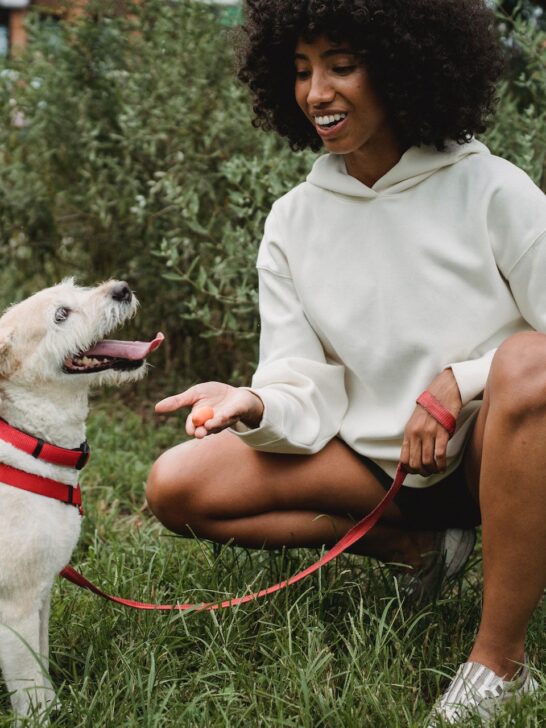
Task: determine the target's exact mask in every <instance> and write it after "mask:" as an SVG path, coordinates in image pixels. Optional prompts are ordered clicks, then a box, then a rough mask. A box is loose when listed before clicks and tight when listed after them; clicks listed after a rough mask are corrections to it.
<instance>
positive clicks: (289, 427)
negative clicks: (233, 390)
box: [232, 212, 347, 454]
mask: <svg viewBox="0 0 546 728" xmlns="http://www.w3.org/2000/svg"><path fill="white" fill-rule="evenodd" d="M281 239H282V231H281V229H280V228H279V224H278V221H277V219H276V216H275V213H274V212H272V213H271V214H270V216H269V218H268V220H267V222H266V226H265V235H264V239H263V241H262V244H261V246H260V252H259V254H258V263H257V267H258V274H259V285H260V295H259V301H260V320H261V335H260V360H259V365H258V369H257V371H256V373H255V375H254V377H253V379H252V387H250V389H251V391H253V392H255V393H256V394H257V395H258V396H259V397H260V399H261V400H262V402H263V403H264V414H263V418H262V422H261V424H260V426H259V427H257V428H255V429H248V428H246V427H245V426H244V425H242V424H241V423H239V424H238V425H237V426H236V427H235V428H233V430H232V431H233V432H235V433H236V434H237V435H239V437H240V438H241V439H243V440H244V441H245V442H246V443H247V444H248V445H250V446H252V447H254V448H256V449H257V450H263V451H270V452H285V453H299V454H311V453H315V452H317V451H319V450H320V449H321V448H322V447H323V446H324V445H325V444H326V443H327V442H328V441H329V440H331V439H332V438H333V437H335V436H336V435H337V433H338V432H339V429H340V426H341V421H342V418H343V416H344V414H345V410H346V408H347V394H346V392H345V382H344V377H345V370H344V367H343V366H341V365H340V364H337V363H335V362H332V361H328V360H327V358H326V355H325V352H324V349H323V347H322V344H321V342H320V340H319V338H318V336H317V335H316V333H315V331H314V330H313V328H312V327H311V325H310V323H309V321H308V320H307V318H306V316H305V313H304V311H303V308H302V305H301V302H300V300H299V298H298V295H297V291H296V289H295V287H294V283H293V280H292V278H291V275H290V270H289V266H288V262H287V260H286V256H285V255H284V252H283V250H282V248H281V244H280V241H281Z"/></svg>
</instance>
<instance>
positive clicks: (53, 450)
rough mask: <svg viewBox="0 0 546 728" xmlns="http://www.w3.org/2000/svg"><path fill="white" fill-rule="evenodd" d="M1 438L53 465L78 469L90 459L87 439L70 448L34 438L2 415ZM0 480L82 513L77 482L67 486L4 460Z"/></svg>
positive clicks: (0, 464) (0, 470) (0, 468)
mask: <svg viewBox="0 0 546 728" xmlns="http://www.w3.org/2000/svg"><path fill="white" fill-rule="evenodd" d="M0 440H4V442H8V443H9V444H10V445H13V447H16V448H17V449H18V450H22V451H23V452H26V453H27V454H28V455H32V457H35V458H36V459H37V460H45V462H48V463H51V464H52V465H62V466H64V467H67V468H74V469H75V470H81V469H82V468H83V467H85V465H87V463H88V461H89V455H90V453H89V447H88V445H87V441H86V442H84V443H82V444H81V445H80V447H79V448H76V449H75V450H69V449H67V448H64V447H58V446H57V445H53V444H52V443H50V442H46V441H45V440H42V439H41V438H40V437H33V436H32V435H29V434H28V433H27V432H23V430H18V429H17V428H16V427H13V426H12V425H10V424H8V423H7V422H6V421H5V420H3V419H1V418H0ZM0 483H4V484H5V485H11V486H13V487H14V488H19V489H20V490H26V491H28V492H29V493H36V494H37V495H42V496H45V497H46V498H54V499H55V500H59V501H62V502H63V503H67V504H69V505H72V506H76V507H77V508H78V509H79V511H80V513H81V514H82V515H83V511H82V507H81V506H82V496H81V490H80V485H79V483H78V484H77V485H76V486H72V485H67V484H66V483H62V482H60V481H58V480H52V479H51V478H44V477H43V476H41V475H35V474H34V473H27V472H26V471H25V470H20V469H19V468H14V467H12V466H11V465H5V464H4V463H0Z"/></svg>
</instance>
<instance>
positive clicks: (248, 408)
mask: <svg viewBox="0 0 546 728" xmlns="http://www.w3.org/2000/svg"><path fill="white" fill-rule="evenodd" d="M182 407H191V408H192V412H190V414H189V415H188V417H187V419H186V432H187V433H188V435H190V436H193V437H197V438H199V439H201V438H203V437H206V436H207V435H210V434H213V433H215V432H220V431H221V430H225V429H226V427H232V426H233V425H234V424H235V423H236V422H239V421H241V422H243V424H245V425H247V426H248V427H258V425H259V424H260V422H261V420H262V415H263V411H264V406H263V402H262V400H261V399H260V398H259V397H258V395H257V394H254V393H253V392H250V391H249V390H248V389H239V388H238V387H231V386H230V385H229V384H221V383H220V382H205V383H204V384H196V385H195V386H194V387H190V388H189V389H187V390H186V391H185V392H181V393H180V394H175V395H174V396H173V397H167V398H166V399H162V400H161V402H158V403H157V404H156V406H155V411H156V412H158V413H160V414H165V413H167V412H176V410H179V409H181V408H182ZM203 407H210V408H211V409H212V410H213V413H214V414H213V416H212V417H211V418H210V419H208V420H207V421H206V422H204V423H203V424H199V425H197V426H196V424H195V423H194V422H193V420H192V413H194V412H195V413H196V412H197V411H198V410H200V409H202V408H203Z"/></svg>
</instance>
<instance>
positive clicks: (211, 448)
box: [147, 432, 433, 565]
mask: <svg viewBox="0 0 546 728" xmlns="http://www.w3.org/2000/svg"><path fill="white" fill-rule="evenodd" d="M384 494H385V491H384V490H383V488H382V487H381V485H380V484H379V483H378V482H377V481H376V480H375V478H374V477H373V476H372V475H371V473H370V472H369V471H368V470H367V468H366V467H365V466H364V464H363V463H362V462H361V461H360V460H359V458H357V457H356V456H355V455H354V453H352V452H351V451H350V450H349V448H347V447H346V446H345V445H344V444H343V443H341V442H340V441H338V440H333V441H332V442H330V443H329V444H328V445H327V446H326V447H325V448H324V449H323V450H322V451H321V452H319V453H317V454H316V455H311V456H301V455H281V454H270V453H262V452H258V451H255V450H253V449H252V448H249V447H248V446H247V445H245V444H244V443H242V442H241V441H240V440H239V439H238V438H237V437H235V436H234V435H232V434H231V433H229V432H222V433H221V434H219V435H215V436H212V437H208V438H206V439H204V440H192V441H190V442H187V443H184V444H182V445H178V446H177V447H174V448H172V449H171V450H169V451H167V452H166V453H164V454H163V455H162V456H161V457H160V458H159V460H158V461H157V462H156V463H155V465H154V467H153V468H152V471H151V473H150V476H149V480H148V488H147V497H148V502H149V504H150V507H151V509H152V511H153V512H154V513H155V515H156V516H157V517H158V518H159V519H160V520H161V521H162V522H163V523H164V524H165V525H166V526H167V527H168V528H170V529H171V530H172V531H175V532H177V533H180V534H182V535H187V536H191V535H193V534H195V535H197V536H199V537H201V538H207V539H211V540H213V541H217V542H220V543H227V542H229V541H233V542H234V543H235V544H237V545H241V546H247V547H251V548H252V547H256V548H263V547H266V548H277V547H281V546H288V547H295V546H300V547H316V546H322V545H326V546H330V545H332V544H333V543H335V541H336V540H337V539H338V538H339V537H340V536H341V535H343V534H344V533H345V532H346V531H347V530H348V529H349V528H350V527H351V526H352V525H354V522H355V521H356V520H358V519H359V518H361V517H362V516H364V515H365V514H366V513H369V512H370V511H371V510H372V509H373V508H374V507H375V506H376V505H377V504H378V503H379V501H380V500H381V498H382V497H383V496H384ZM432 543H433V534H431V533H416V532H409V531H406V530H405V529H404V526H403V523H402V516H401V514H400V511H399V509H398V507H397V506H396V505H391V506H389V508H388V509H387V512H386V514H385V517H384V518H383V519H382V521H381V523H380V524H379V525H378V526H377V527H376V528H374V529H373V530H372V532H371V533H370V534H369V535H368V536H366V537H365V538H364V539H362V541H361V542H359V543H357V544H356V545H355V547H354V551H355V552H357V553H361V554H365V555H369V556H373V557H375V558H378V559H380V560H382V561H385V562H403V563H407V564H409V565H418V564H419V563H420V561H421V556H420V554H421V553H424V552H426V551H427V550H429V549H430V546H431V545H432Z"/></svg>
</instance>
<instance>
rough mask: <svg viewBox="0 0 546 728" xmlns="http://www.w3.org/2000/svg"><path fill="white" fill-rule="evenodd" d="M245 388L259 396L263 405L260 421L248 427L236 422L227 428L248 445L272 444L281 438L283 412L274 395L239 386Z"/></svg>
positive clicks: (257, 446) (263, 445)
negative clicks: (256, 424) (252, 426)
mask: <svg viewBox="0 0 546 728" xmlns="http://www.w3.org/2000/svg"><path fill="white" fill-rule="evenodd" d="M241 389H247V390H248V391H249V392H252V393H253V394H255V395H256V396H257V397H259V398H260V399H261V400H262V402H263V405H264V412H263V415H262V421H261V422H260V424H259V426H258V427H254V428H251V427H248V426H247V425H245V424H243V423H242V422H237V423H235V425H234V426H233V427H230V428H228V429H229V432H231V433H233V434H234V435H237V437H239V438H240V439H241V440H242V441H243V442H246V444H247V445H250V447H255V448H261V447H265V446H267V445H272V444H273V443H275V442H278V441H279V440H282V439H283V428H282V421H283V413H282V408H281V406H280V404H279V402H278V401H277V399H276V398H275V397H271V396H270V394H269V393H267V392H264V391H263V390H260V392H258V391H257V390H255V389H253V388H252V387H241Z"/></svg>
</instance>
